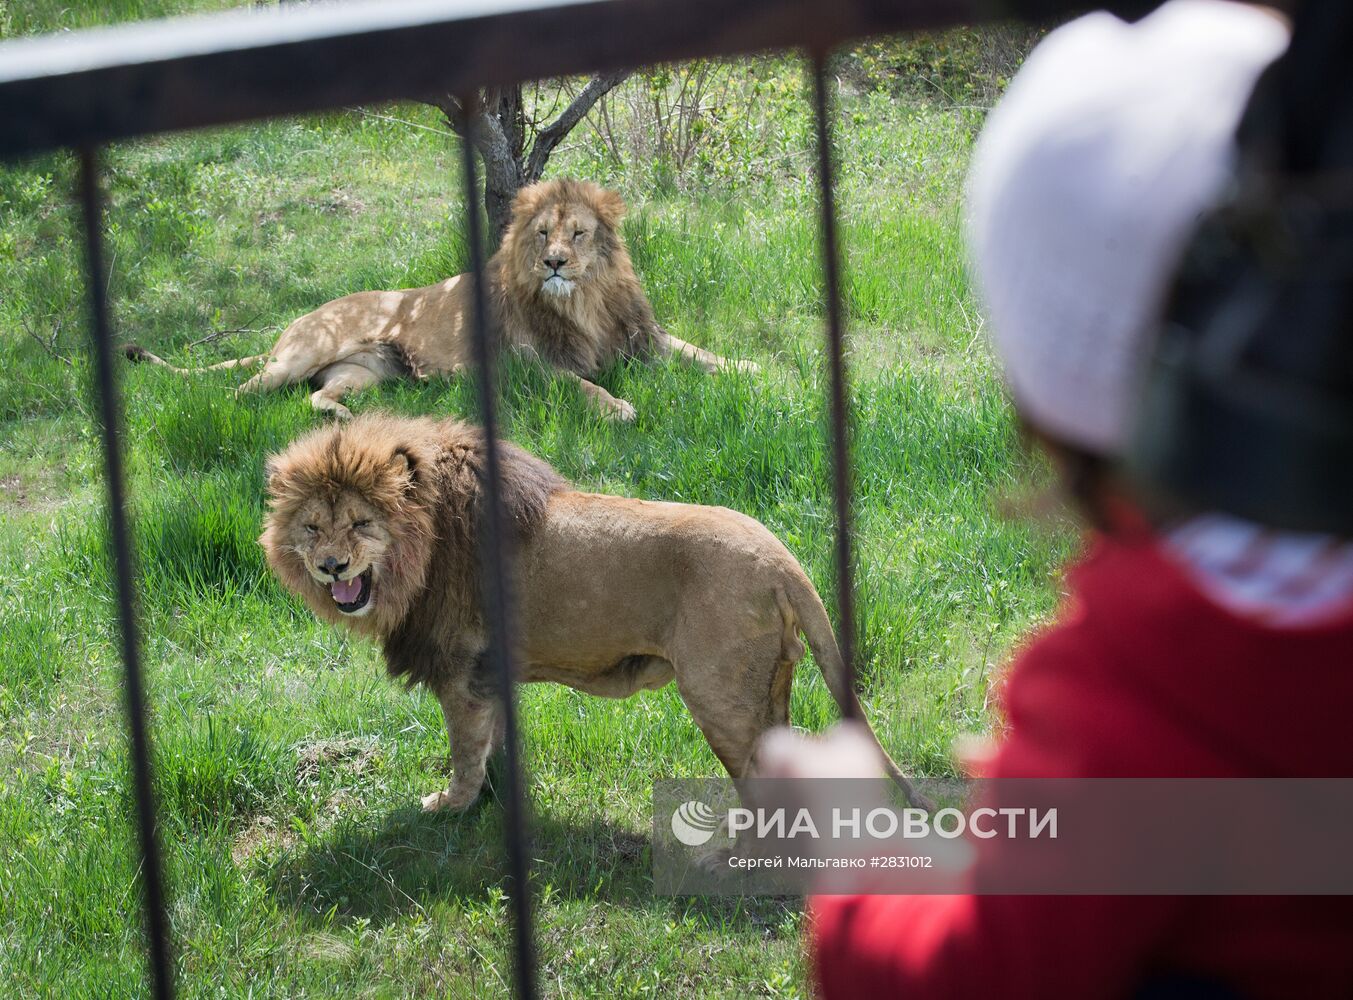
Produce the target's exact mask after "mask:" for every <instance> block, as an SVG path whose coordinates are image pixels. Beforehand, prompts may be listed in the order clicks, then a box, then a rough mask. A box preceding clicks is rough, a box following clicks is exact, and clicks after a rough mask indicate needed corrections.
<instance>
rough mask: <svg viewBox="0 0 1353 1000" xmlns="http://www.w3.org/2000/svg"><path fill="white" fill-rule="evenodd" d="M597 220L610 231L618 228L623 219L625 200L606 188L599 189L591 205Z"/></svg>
mask: <svg viewBox="0 0 1353 1000" xmlns="http://www.w3.org/2000/svg"><path fill="white" fill-rule="evenodd" d="M592 207H593V209H594V210H595V211H596V213H597V218H599V219H601V221H602V222H604V223H606V225H607V226H609V227H610V228H611V229H619V228H620V220H621V219H623V218H624V217H625V211H626V207H625V199H624V198H622V197H620V195H618V194H616V193H615V192H614V191H611V190H609V189H608V188H599V189H598V190H597V192H596V196H595V199H594V203H593V206H592Z"/></svg>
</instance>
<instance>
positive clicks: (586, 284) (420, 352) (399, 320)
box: [124, 180, 755, 420]
mask: <svg viewBox="0 0 1353 1000" xmlns="http://www.w3.org/2000/svg"><path fill="white" fill-rule="evenodd" d="M624 214H625V203H624V202H623V201H622V200H621V198H620V196H619V195H618V194H616V193H615V192H613V191H608V190H606V189H605V188H602V187H599V186H598V185H596V184H592V183H590V182H588V181H576V180H553V181H542V182H541V183H538V184H532V185H531V186H529V187H525V188H523V189H522V190H521V191H520V192H519V193H518V194H517V197H516V200H515V201H514V202H513V204H512V221H511V223H510V224H509V226H508V229H507V232H506V233H505V234H504V235H503V243H502V246H501V248H499V250H498V252H497V253H496V254H494V255H493V258H492V259H491V260H490V261H489V263H488V269H487V275H488V281H489V286H490V287H489V293H490V294H489V300H490V308H491V309H492V310H493V311H494V315H495V318H496V320H497V324H496V325H497V328H498V329H499V330H500V332H501V335H502V337H503V339H504V342H505V343H506V344H508V345H509V346H511V347H514V348H517V349H519V350H522V351H525V352H527V353H532V354H536V355H539V356H541V357H543V358H545V359H546V360H548V361H549V362H550V363H551V364H552V365H553V366H554V367H555V368H557V369H559V370H560V371H561V372H563V373H564V374H565V375H567V376H568V377H570V378H572V379H573V380H574V381H576V382H577V383H578V385H579V387H580V388H581V389H582V390H583V392H584V393H586V394H587V397H588V398H589V400H591V402H592V404H593V405H594V406H596V407H597V408H598V409H599V410H601V412H602V413H604V414H606V415H607V416H609V417H613V418H615V419H619V420H633V419H634V415H635V413H634V407H633V406H631V405H630V404H629V403H627V402H626V401H625V400H623V399H617V398H616V397H614V396H612V395H611V394H610V393H609V392H607V391H606V390H605V389H603V388H601V386H599V385H595V384H594V383H592V382H591V381H589V379H592V378H594V377H595V376H596V374H597V372H598V371H600V370H601V369H602V368H603V367H605V366H606V365H607V364H609V363H610V362H611V361H612V360H614V359H615V358H616V357H636V358H645V357H651V356H654V355H660V356H674V357H677V358H680V359H682V360H683V361H686V362H688V363H690V364H693V365H696V366H698V367H700V368H703V369H704V370H705V371H707V372H714V371H717V370H718V369H720V368H724V367H728V366H729V365H730V363H729V362H727V361H725V360H724V359H723V358H721V357H719V356H718V355H716V354H711V353H710V352H709V351H705V350H701V349H700V348H698V347H695V346H693V345H691V344H688V343H686V342H685V341H683V340H678V339H677V338H676V337H674V336H672V335H671V334H670V333H668V332H667V331H666V330H664V329H663V328H662V327H661V326H659V325H658V323H657V322H656V321H655V320H654V318H653V307H652V306H651V305H649V302H648V298H647V296H645V295H644V290H643V288H642V287H641V286H640V284H639V279H638V277H637V276H636V275H635V273H634V265H633V264H632V263H631V262H630V255H629V250H628V249H627V248H626V246H625V240H624V238H623V237H622V236H621V235H620V219H621V218H622V217H623V216H624ZM472 281H473V278H472V277H471V276H469V275H466V274H458V275H456V276H455V277H452V278H447V279H446V280H445V281H443V282H441V283H440V284H436V285H429V286H427V287H425V288H408V289H404V290H403V291H395V292H357V293H355V294H353V295H345V296H343V298H341V299H335V300H334V301H332V302H329V303H326V304H325V305H322V306H320V307H319V308H318V309H316V310H315V311H314V312H311V313H307V314H306V315H304V316H302V317H301V318H300V319H298V320H296V321H295V322H293V323H292V324H291V325H290V326H289V327H287V328H286V330H284V331H283V332H282V336H281V337H280V338H279V339H278V341H277V343H276V344H275V345H274V346H273V349H272V351H271V352H269V353H268V354H258V355H255V356H253V357H248V358H236V359H234V360H231V361H222V362H221V363H220V364H215V365H210V366H209V367H208V368H196V369H186V368H175V367H174V366H173V365H171V364H169V362H167V361H165V360H163V359H162V358H158V357H156V356H155V355H154V354H151V353H150V352H149V351H147V350H145V349H144V348H142V347H138V346H136V345H135V344H128V345H127V346H126V347H125V348H124V350H125V352H126V354H127V356H128V357H129V358H131V359H132V360H133V361H150V362H153V363H154V364H157V365H163V366H165V367H166V368H172V369H173V370H174V371H176V372H178V373H179V374H182V375H188V374H192V373H194V372H200V371H210V370H217V369H225V368H254V367H258V366H259V365H262V366H263V370H262V371H260V372H259V373H258V374H256V375H254V376H253V377H252V378H251V379H249V380H248V381H247V382H245V383H244V384H243V385H242V386H240V387H239V389H238V390H237V391H238V392H260V391H264V390H268V389H277V388H280V387H282V386H285V385H292V384H293V383H296V382H307V381H308V382H310V383H311V384H312V385H313V386H314V387H315V391H314V393H313V394H312V395H311V396H310V403H311V405H312V406H314V407H315V409H317V410H326V411H328V412H330V413H333V414H334V415H336V416H338V417H342V418H344V419H347V418H350V417H351V416H352V412H351V411H350V410H349V409H348V408H347V407H346V406H344V405H343V398H344V397H345V396H346V395H347V394H348V393H350V392H355V391H357V390H359V389H365V388H367V387H368V386H372V385H375V384H376V383H377V382H382V381H384V380H385V379H389V378H395V377H398V376H409V377H416V378H425V377H428V376H432V375H443V374H450V373H454V372H457V371H459V370H460V369H462V368H464V367H465V366H466V365H468V364H469V363H470V361H471V356H472V348H471V343H470V331H471V324H472V323H473V302H472V296H471V294H470V288H471V283H472ZM739 367H746V368H748V369H751V370H754V369H755V366H754V365H752V364H750V363H749V362H743V363H741V365H739Z"/></svg>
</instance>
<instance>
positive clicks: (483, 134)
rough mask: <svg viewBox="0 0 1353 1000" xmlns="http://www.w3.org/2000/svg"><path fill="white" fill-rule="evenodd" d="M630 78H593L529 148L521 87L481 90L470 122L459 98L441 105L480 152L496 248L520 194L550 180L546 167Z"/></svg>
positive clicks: (457, 129) (453, 126)
mask: <svg viewBox="0 0 1353 1000" xmlns="http://www.w3.org/2000/svg"><path fill="white" fill-rule="evenodd" d="M627 76H629V73H628V72H621V73H608V74H605V75H602V76H598V77H594V78H593V79H591V80H589V81H588V83H587V85H586V86H585V87H583V89H582V90H581V91H580V92H579V93H578V95H577V96H576V97H574V98H573V100H572V101H571V102H569V105H568V107H566V108H565V109H564V110H563V112H562V113H561V114H560V115H559V117H558V118H556V119H555V120H554V121H553V122H551V123H550V124H548V125H546V126H544V127H543V128H541V129H539V130H538V131H534V139H533V141H532V143H531V147H530V149H529V150H528V149H527V148H526V140H527V134H528V132H531V131H533V129H534V122H528V121H527V118H526V109H525V107H524V106H523V102H522V92H521V86H520V85H516V86H511V87H497V88H492V89H488V90H485V91H484V92H481V93H480V94H479V99H478V101H477V102H476V106H475V107H473V108H471V109H470V112H469V115H468V118H469V120H468V121H467V120H466V119H467V115H466V110H465V109H464V108H462V107H461V105H460V102H459V101H458V100H456V99H455V98H454V97H446V98H444V99H443V100H441V101H439V102H437V107H439V108H440V109H441V111H442V113H443V114H444V115H445V116H446V123H447V125H448V126H450V128H451V130H452V131H453V132H455V133H456V134H457V135H459V136H460V137H461V139H462V140H463V141H469V142H471V143H473V144H474V148H475V150H476V152H478V153H479V162H480V163H481V164H483V167H484V214H485V215H486V216H487V217H488V223H489V238H490V240H491V242H492V244H493V247H494V248H496V247H497V245H498V244H499V243H500V242H502V238H503V232H504V231H505V230H506V229H507V225H508V223H509V222H511V221H512V201H513V199H515V198H516V197H517V192H518V191H520V190H521V189H522V188H523V187H524V186H526V185H527V184H534V183H535V182H536V181H538V180H540V178H541V177H543V176H544V174H545V164H546V163H547V162H549V158H550V154H551V153H553V152H554V150H555V147H557V146H558V145H559V143H560V142H561V141H562V140H563V138H564V137H565V136H566V135H568V134H569V132H571V131H572V130H573V128H574V126H575V125H577V124H578V123H579V122H580V121H582V120H583V118H584V117H586V115H587V112H588V111H590V110H592V106H593V105H594V104H596V103H597V101H599V100H600V99H601V98H602V97H603V96H604V95H605V94H606V93H607V92H608V91H610V90H612V89H614V88H615V87H616V86H617V85H618V84H620V82H621V81H623V80H624V79H625V78H626V77H627Z"/></svg>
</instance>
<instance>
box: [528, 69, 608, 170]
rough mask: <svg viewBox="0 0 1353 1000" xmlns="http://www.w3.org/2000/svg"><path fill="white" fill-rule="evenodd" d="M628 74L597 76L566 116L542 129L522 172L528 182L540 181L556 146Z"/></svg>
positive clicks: (572, 103) (565, 113)
mask: <svg viewBox="0 0 1353 1000" xmlns="http://www.w3.org/2000/svg"><path fill="white" fill-rule="evenodd" d="M629 75H630V74H629V70H622V71H620V72H617V73H606V74H603V75H601V76H594V77H593V78H592V79H591V80H589V81H588V82H587V86H585V87H584V88H583V89H582V91H581V92H580V93H579V94H578V96H577V97H575V98H574V99H573V101H572V102H571V103H570V104H569V106H568V107H566V108H565V109H564V110H563V113H562V114H560V116H559V117H558V118H556V119H555V120H554V121H552V122H551V123H550V124H548V125H546V126H545V127H544V128H543V129H541V130H540V132H539V133H538V134H537V135H536V141H535V144H534V145H532V147H531V156H530V158H529V159H528V160H527V161H526V169H525V171H523V173H524V174H525V177H524V179H525V181H526V183H528V184H530V183H532V182H534V181H538V180H540V177H541V175H542V174H543V173H544V172H545V162H546V161H547V160H548V159H549V158H550V154H551V153H553V152H554V147H555V146H557V145H559V143H560V141H561V140H562V139H563V138H564V136H566V135H568V134H569V132H570V131H571V130H572V129H573V126H575V125H577V124H578V122H580V121H582V120H583V117H584V116H585V115H586V114H587V112H589V111H591V110H592V105H594V104H596V103H597V101H599V100H600V99H601V98H602V97H603V96H605V95H606V94H607V93H609V92H610V91H612V90H614V89H615V88H616V87H617V86H619V85H620V84H621V83H622V82H623V81H624V80H625V78H626V77H628V76H629Z"/></svg>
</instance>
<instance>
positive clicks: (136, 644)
mask: <svg viewBox="0 0 1353 1000" xmlns="http://www.w3.org/2000/svg"><path fill="white" fill-rule="evenodd" d="M80 201H81V204H82V207H83V209H84V225H85V253H86V267H87V268H88V276H87V280H88V282H89V306H90V338H91V341H92V343H91V347H92V350H93V355H94V374H95V382H94V384H95V387H96V389H97V393H98V403H99V422H100V424H101V429H102V431H103V468H104V481H105V483H106V484H107V487H108V526H109V532H110V534H111V536H112V548H113V551H112V557H113V571H114V574H113V578H114V581H115V584H116V588H117V612H118V629H119V632H120V633H121V638H122V663H123V666H124V668H125V680H124V683H123V690H124V693H125V694H126V709H127V732H128V736H129V737H130V744H131V769H132V789H133V792H134V798H135V801H136V825H137V832H138V834H139V836H140V842H141V886H142V890H143V900H144V912H145V931H146V944H147V958H148V959H149V962H150V978H151V990H152V995H153V996H154V997H155V998H156V1000H170V998H171V997H173V995H174V977H173V963H172V961H171V959H170V945H169V919H168V916H167V914H166V910H165V892H164V881H163V873H162V866H161V861H160V842H159V837H158V835H157V832H156V827H155V815H156V814H155V789H154V785H153V782H152V780H151V763H150V732H149V724H148V722H147V718H146V696H145V684H144V678H143V676H142V671H141V635H140V631H139V629H138V626H137V621H136V589H135V588H136V584H135V581H134V576H133V572H132V567H133V559H132V537H131V529H130V527H129V525H128V523H127V506H126V491H125V480H124V473H123V468H122V440H121V436H122V408H121V406H120V403H119V397H118V387H117V371H116V367H115V362H114V360H113V338H112V330H111V326H110V324H109V321H108V292H107V286H106V285H105V284H104V277H103V275H104V269H103V199H102V193H101V191H100V187H99V163H98V155H97V154H96V153H95V151H94V150H93V149H91V148H90V147H88V146H86V147H83V148H82V149H81V150H80Z"/></svg>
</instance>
